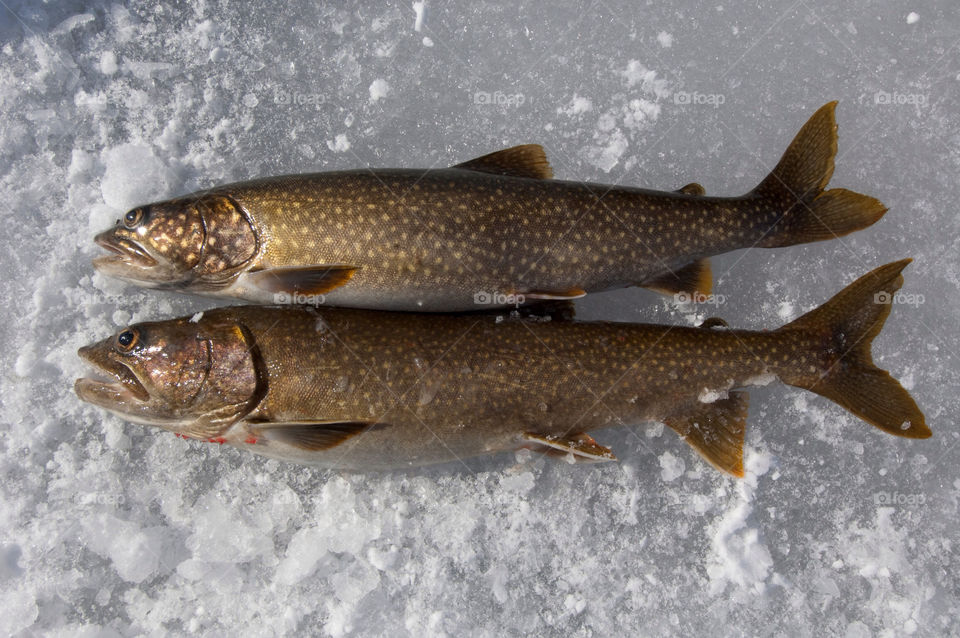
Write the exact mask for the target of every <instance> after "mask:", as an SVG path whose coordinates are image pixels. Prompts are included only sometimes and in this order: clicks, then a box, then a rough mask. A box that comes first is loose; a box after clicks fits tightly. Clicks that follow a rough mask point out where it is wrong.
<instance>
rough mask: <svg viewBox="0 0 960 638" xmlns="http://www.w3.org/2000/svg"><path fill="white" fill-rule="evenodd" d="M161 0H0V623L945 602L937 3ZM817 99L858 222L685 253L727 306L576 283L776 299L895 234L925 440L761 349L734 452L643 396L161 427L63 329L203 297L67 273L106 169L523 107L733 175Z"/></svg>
mask: <svg viewBox="0 0 960 638" xmlns="http://www.w3.org/2000/svg"><path fill="white" fill-rule="evenodd" d="M174 4H178V6H179V8H173V7H172V6H170V4H169V3H163V2H157V1H154V0H150V1H147V2H143V3H134V4H133V5H132V6H130V7H124V6H123V5H121V4H120V3H113V2H88V3H84V2H73V1H69V0H64V1H61V2H50V3H41V2H36V0H22V1H21V0H6V2H5V3H4V4H3V8H0V102H2V111H0V175H2V176H0V219H2V220H3V233H2V237H0V242H2V248H3V249H2V250H0V272H2V274H3V277H4V285H3V288H2V293H0V301H2V304H3V310H2V313H3V320H2V322H0V339H2V351H0V363H2V370H3V374H2V376H0V391H2V407H0V410H2V411H0V420H2V423H3V426H2V433H0V472H2V479H0V480H2V499H0V632H2V633H4V634H11V635H23V636H30V635H41V634H42V635H62V636H101V635H102V636H113V635H133V634H141V633H145V634H153V635H165V634H167V633H173V634H184V633H188V632H194V631H206V632H211V633H214V634H217V635H237V632H240V631H244V632H247V633H249V634H251V635H272V634H280V633H286V632H291V631H294V630H297V631H300V632H304V633H321V634H329V635H334V636H338V635H382V636H391V637H392V636H402V635H409V636H424V635H431V636H433V635H449V636H462V635H477V636H502V635H520V634H536V635H557V636H571V635H573V636H589V635H620V636H623V635H652V636H655V635H667V634H685V635H691V634H722V635H739V634H744V635H753V634H783V633H788V634H796V635H821V634H823V633H826V634H829V635H845V636H850V637H861V636H870V635H903V634H913V633H915V634H917V635H941V634H950V633H952V634H957V633H958V632H960V611H958V598H960V579H958V576H957V574H958V572H960V559H958V557H957V554H956V551H955V549H956V548H957V546H958V544H960V534H958V531H957V527H958V526H957V516H958V499H960V472H958V469H957V468H958V464H960V447H958V445H957V444H958V440H960V439H958V432H957V426H956V423H957V421H956V415H957V413H958V407H960V401H958V396H960V387H958V386H960V384H958V380H957V379H958V374H957V373H958V370H960V339H958V331H957V327H956V318H957V316H960V301H958V288H960V266H958V253H960V217H958V216H957V202H958V200H960V197H958V196H960V187H958V179H957V172H958V164H960V161H958V160H960V155H958V142H960V117H958V109H957V104H958V98H960V47H958V39H960V17H958V15H957V12H956V10H955V8H954V7H951V8H950V9H946V8H942V7H941V5H946V6H949V4H948V3H936V2H933V1H919V0H918V1H911V2H903V3H892V2H872V1H869V0H867V1H865V0H856V1H854V2H848V3H838V4H840V5H841V6H840V7H830V8H825V7H823V6H821V4H822V3H811V2H807V1H806V0H777V1H775V2H764V3H761V7H760V8H757V7H756V6H753V3H730V4H727V3H723V4H721V3H719V2H713V3H695V2H690V1H689V0H685V1H683V2H670V3H637V2H632V1H630V0H596V1H593V2H589V1H588V2H584V3H583V4H572V3H570V4H563V5H557V6H554V3H522V4H527V5H529V6H528V7H524V8H522V9H521V8H517V7H513V6H498V5H497V4H494V3H476V2H467V1H466V0H457V1H455V2H444V3H439V2H436V3H434V2H414V3H411V2H409V1H404V2H400V3H373V2H371V3H368V4H355V5H350V6H347V7H343V8H335V7H332V6H324V5H320V4H314V5H307V4H306V3H303V5H300V4H299V3H296V4H297V6H290V7H287V6H284V5H285V3H273V2H266V1H263V0H256V1H254V2H249V3H248V2H199V3H174ZM747 4H750V5H751V6H746V5H747ZM505 5H506V3H505ZM832 99H839V100H840V106H839V109H838V119H839V124H840V152H839V158H838V162H837V171H836V174H835V176H834V180H833V182H832V183H833V185H835V186H845V187H849V188H853V189H855V190H858V191H861V192H865V193H869V194H872V195H875V196H877V197H879V198H880V199H881V200H882V201H883V202H885V203H886V204H887V205H888V206H889V207H890V212H889V213H888V214H887V216H886V217H885V218H884V219H883V220H882V221H881V222H880V223H878V224H876V225H875V226H874V227H872V228H870V229H868V230H866V231H864V232H860V233H857V234H855V235H852V236H849V237H847V238H844V239H843V240H842V241H833V242H827V243H823V244H816V245H808V246H799V247H793V248H786V249H778V250H773V251H765V250H759V249H758V250H752V251H741V252H739V253H734V254H730V255H726V256H723V257H720V258H717V259H715V260H714V272H715V273H716V275H717V283H716V291H717V292H718V293H720V294H722V295H723V299H724V304H723V305H722V306H721V307H716V308H714V307H707V308H705V309H704V310H702V311H697V312H696V313H691V312H690V311H689V309H682V308H677V307H676V306H675V305H673V304H672V303H668V302H667V301H665V300H664V299H663V298H661V297H658V296H657V295H655V294H653V293H650V292H647V291H644V290H639V289H632V290H624V291H618V292H613V293H607V294H602V295H595V296H592V297H589V298H587V299H586V300H584V301H583V303H580V304H579V316H580V317H581V318H606V319H616V320H631V321H655V322H664V323H678V324H686V323H693V322H696V321H698V320H700V319H702V318H704V317H705V316H709V315H719V316H722V317H724V318H725V319H727V320H728V321H729V322H730V323H731V325H733V326H737V327H745V328H773V327H776V326H778V325H780V324H781V323H783V322H785V321H787V320H789V319H792V318H794V317H796V316H798V315H799V314H800V313H801V312H803V311H805V310H807V309H809V308H812V307H813V306H815V305H817V304H819V303H820V302H822V301H823V300H825V299H826V298H827V297H828V296H830V295H831V294H833V293H834V292H836V291H837V290H839V289H840V288H841V287H842V286H843V285H845V284H846V283H849V282H850V281H851V280H852V279H853V278H854V277H855V276H857V275H859V274H862V273H864V272H866V271H867V270H869V269H871V268H873V267H875V266H877V265H880V264H882V263H886V262H888V261H892V260H895V259H899V258H903V257H913V258H915V260H916V261H915V263H914V264H913V265H911V266H910V267H909V268H908V270H907V271H906V273H905V276H906V285H905V288H904V291H905V292H908V293H912V294H914V295H915V297H913V298H912V299H913V300H914V301H915V302H916V303H902V304H898V305H897V307H895V308H894V311H893V316H892V317H891V319H890V321H889V322H888V327H887V329H886V330H885V331H884V333H883V335H882V336H881V337H880V338H879V339H878V340H877V342H876V344H875V348H874V351H875V353H876V359H877V360H878V361H879V362H880V364H881V365H882V366H884V367H887V368H889V369H890V370H891V371H892V372H893V373H894V374H895V375H896V376H898V377H899V378H900V379H902V380H903V382H904V384H905V385H906V386H907V387H908V388H909V389H910V390H911V392H912V393H913V394H914V396H915V397H916V399H917V401H918V403H919V404H920V406H921V407H922V408H923V409H924V410H925V412H926V415H927V419H928V423H929V425H930V426H931V427H932V429H933V431H934V437H933V438H932V439H929V440H927V441H905V440H898V439H895V438H893V437H888V436H885V435H883V434H882V433H880V432H878V431H876V430H874V429H873V428H871V427H869V426H868V425H866V424H864V423H862V422H860V421H858V420H857V419H856V418H855V417H853V416H851V415H849V414H847V413H846V412H844V411H843V410H841V409H840V408H839V407H837V406H835V405H833V404H831V403H829V402H828V401H827V400H826V399H822V398H819V397H816V396H814V395H811V394H806V393H803V392H801V391H799V390H796V389H787V388H784V387H783V386H780V385H776V384H774V385H770V386H768V387H764V388H760V389H757V390H754V391H752V392H751V397H752V401H751V403H752V406H751V416H750V427H749V431H748V437H747V440H748V448H749V449H748V452H747V466H748V476H747V478H746V479H745V480H743V481H739V482H738V481H734V480H732V479H728V478H724V477H721V476H719V475H718V474H717V473H716V472H715V471H713V470H712V469H710V468H708V467H707V466H705V464H704V463H702V462H701V461H699V460H698V459H697V458H695V456H694V454H693V453H692V452H691V451H690V450H689V449H688V448H687V446H686V445H685V444H683V443H682V442H681V441H679V440H677V438H676V437H675V436H674V435H673V434H672V432H669V431H667V432H666V433H663V430H662V428H653V429H648V430H642V429H641V430H637V431H635V432H633V431H628V430H626V429H614V430H610V431H608V432H601V433H598V435H597V438H598V439H599V440H600V441H601V442H602V443H604V444H607V445H609V446H610V447H611V448H613V450H614V451H615V452H616V454H617V455H618V456H619V457H620V458H621V459H622V460H621V462H620V463H619V464H609V465H602V466H592V467H589V466H588V467H579V466H570V465H567V464H564V463H557V462H554V461H551V460H545V459H542V458H540V457H539V456H533V457H530V456H529V455H527V456H525V455H523V454H520V455H518V456H517V457H516V458H514V457H512V456H510V455H505V456H500V457H493V458H484V459H477V460H470V461H467V463H466V465H467V467H464V465H461V464H456V465H453V466H445V467H437V468H429V469H425V470H421V471H416V472H409V473H395V474H387V475H374V474H371V475H356V474H344V473H339V472H327V471H317V470H310V469H304V468H301V467H295V466H291V465H286V464H282V463H278V462H275V461H267V460H264V459H262V458H257V457H254V456H251V455H247V454H243V453H241V452H239V451H236V450H232V449H226V448H224V449H220V448H219V447H217V446H215V445H208V444H201V443H198V442H185V441H182V440H180V439H177V438H174V437H173V436H171V435H169V434H164V433H161V432H159V431H150V430H148V429H146V428H143V427H138V426H134V425H128V424H125V423H122V422H121V421H120V420H118V419H116V418H114V417H110V416H107V415H105V414H104V413H103V412H101V411H99V410H97V409H94V408H92V407H90V406H86V405H82V404H81V403H80V402H79V401H78V400H77V398H76V397H75V396H74V394H73V392H72V383H73V380H74V378H76V377H77V376H80V375H81V374H82V373H83V370H84V368H83V366H82V364H81V362H80V361H79V359H78V358H77V357H76V354H75V353H76V349H77V347H78V346H80V345H82V344H84V343H87V342H90V341H92V340H94V339H99V338H102V337H103V336H105V335H107V334H109V333H110V332H112V331H113V330H114V329H115V328H117V327H118V326H120V325H122V324H125V323H127V322H129V321H135V320H143V319H153V318H159V317H169V316H179V315H182V314H189V313H191V312H194V311H197V310H201V309H204V308H209V307H211V303H210V302H209V301H207V300H203V299H199V298H189V297H181V296H177V295H174V294H164V293H146V292H143V291H141V290H138V289H135V288H132V287H126V286H124V285H121V284H119V283H117V282H115V281H109V280H106V279H104V278H101V277H99V276H95V275H94V274H93V272H92V269H91V267H90V258H91V257H92V256H93V255H94V254H96V252H97V250H96V249H95V247H94V246H93V244H92V241H91V238H92V236H93V234H94V233H95V232H96V231H98V230H101V229H103V228H105V227H107V226H108V225H109V224H111V223H112V222H113V220H115V219H116V218H117V217H118V216H119V215H120V213H121V212H122V211H124V210H125V209H126V208H127V207H130V206H132V205H135V204H138V203H142V202H144V201H148V200H151V199H156V198H164V197H168V196H173V195H177V194H182V193H185V192H188V191H191V190H196V189H199V188H203V187H206V186H210V185H213V184H217V183H222V182H226V181H233V180H238V179H245V178H249V177H255V176H262V175H269V174H278V173H284V172H303V171H312V170H331V169H340V168H353V167H362V166H367V165H372V166H418V167H419V166H442V165H446V164H451V163H455V162H458V161H463V160H466V159H468V158H470V157H473V156H476V155H480V154H482V153H485V152H489V151H491V150H494V149H496V148H499V147H503V146H509V145H513V144H517V143H522V142H539V143H542V144H543V145H544V146H545V147H546V148H547V150H548V154H549V156H550V159H551V161H552V163H553V166H554V168H555V171H556V173H557V175H558V177H562V178H568V179H583V180H588V181H599V182H608V183H609V182H621V183H625V184H635V185H643V186H649V187H653V188H664V189H671V188H677V187H679V186H680V185H682V184H685V183H687V182H690V181H694V180H696V181H699V182H700V183H702V184H703V185H704V186H705V187H706V189H707V191H708V192H710V193H716V194H736V193H740V192H743V191H746V190H748V189H749V188H751V187H752V186H753V185H754V184H755V183H756V182H757V181H758V180H759V179H760V178H761V177H762V176H763V175H764V174H765V173H766V172H767V170H768V169H769V168H770V167H771V166H772V165H773V163H775V161H776V160H777V159H778V157H779V155H780V153H781V152H782V151H783V149H784V148H785V147H786V144H787V142H788V141H789V140H790V138H791V137H792V136H793V134H794V133H795V132H796V131H797V130H798V129H799V127H800V126H801V125H802V124H803V122H804V121H805V120H806V118H807V117H808V116H809V115H810V114H812V113H813V111H814V110H815V109H816V108H817V107H819V106H820V105H821V104H823V103H825V102H827V101H829V100H832Z"/></svg>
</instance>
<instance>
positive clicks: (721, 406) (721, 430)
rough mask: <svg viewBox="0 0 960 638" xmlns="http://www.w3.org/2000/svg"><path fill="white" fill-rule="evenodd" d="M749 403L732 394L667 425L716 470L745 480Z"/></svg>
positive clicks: (669, 420)
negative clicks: (744, 467) (745, 449)
mask: <svg viewBox="0 0 960 638" xmlns="http://www.w3.org/2000/svg"><path fill="white" fill-rule="evenodd" d="M749 403H750V396H749V395H748V394H747V393H746V392H730V394H729V396H728V398H726V399H719V400H717V401H714V402H713V403H698V404H697V405H696V406H695V408H694V410H693V412H692V413H689V414H684V415H682V416H676V417H669V418H666V419H664V420H663V422H664V423H666V424H667V425H669V426H670V427H671V428H673V429H674V430H676V432H677V434H679V435H680V436H682V437H683V438H684V440H685V441H686V442H687V443H689V444H690V445H691V446H692V447H693V449H695V450H696V451H697V452H699V453H700V455H701V456H702V457H703V458H705V459H706V460H707V461H709V462H710V464H711V465H713V466H714V467H715V468H717V469H718V470H720V471H722V472H726V473H727V474H732V475H733V476H736V477H738V478H742V477H743V438H744V433H745V432H746V429H747V408H748V406H749Z"/></svg>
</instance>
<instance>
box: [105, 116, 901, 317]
mask: <svg viewBox="0 0 960 638" xmlns="http://www.w3.org/2000/svg"><path fill="white" fill-rule="evenodd" d="M835 106H836V103H835V102H831V103H830V104H827V105H825V106H823V107H822V108H820V109H819V110H818V111H817V112H816V113H815V114H814V115H813V116H812V117H811V118H810V120H809V121H808V122H807V123H806V125H804V126H803V128H802V129H801V130H800V132H799V133H798V134H797V136H796V137H795V138H794V140H793V142H792V143H791V144H790V146H789V148H788V149H787V151H786V152H785V153H784V155H783V157H782V159H781V160H780V162H779V163H778V164H777V165H776V167H775V168H774V169H773V171H771V173H770V174H769V175H768V176H767V177H766V178H765V179H763V180H762V181H761V182H760V184H759V185H758V186H757V187H756V188H754V189H753V190H752V191H750V192H749V193H746V194H744V195H738V196H736V197H716V196H708V195H707V194H705V192H704V189H703V188H702V187H701V186H700V185H699V184H696V183H693V184H688V185H687V186H684V187H683V188H681V189H679V190H678V191H656V190H648V189H643V188H631V187H626V186H619V185H603V184H588V183H584V182H579V181H564V180H558V179H552V175H553V171H552V169H551V168H550V165H549V163H548V162H547V158H546V155H545V154H544V151H543V149H542V148H541V147H540V146H537V145H536V144H527V145H523V146H517V147H513V148H509V149H505V150H502V151H498V152H495V153H491V154H488V155H484V156H482V157H478V158H476V159H473V160H470V161H467V162H463V163H461V164H457V165H455V166H451V167H443V168H436V169H390V168H376V169H362V170H352V171H335V172H327V173H312V174H303V175H285V176H278V177H266V178H262V179H256V180H251V181H246V182H239V183H235V184H226V185H222V186H217V187H216V188H213V189H210V190H207V191H203V192H199V193H193V194H191V195H186V196H184V197H179V198H176V199H172V200H168V201H164V202H156V203H153V204H149V205H145V206H138V207H137V208H134V209H132V210H130V211H128V212H127V213H126V214H125V215H124V216H123V219H122V220H119V221H118V222H117V224H116V226H115V227H113V228H111V229H109V230H107V231H105V232H103V233H101V234H100V235H98V236H97V238H96V241H97V243H98V244H99V245H100V246H102V247H103V248H105V249H107V250H108V251H109V252H108V254H107V255H104V256H101V257H98V258H96V259H95V260H94V266H95V267H96V268H97V270H98V271H99V272H101V273H104V274H106V275H111V276H114V277H119V278H122V279H125V280H128V281H131V282H134V283H137V284H139V285H141V286H146V287H152V288H161V289H172V290H179V291H183V292H193V293H198V294H203V295H209V296H215V297H226V298H235V299H244V300H247V301H250V302H253V303H261V304H278V303H301V304H310V305H328V306H343V307H352V308H368V309H373V310H406V311H423V312H460V311H469V310H476V309H478V308H490V307H497V306H514V305H518V304H521V303H524V302H532V301H538V300H544V299H574V298H577V297H582V296H583V295H585V294H587V293H593V292H599V291H603V290H609V289H613V288H620V287H624V286H644V287H647V288H650V289H653V290H657V291H660V292H664V293H666V294H686V295H691V294H694V293H697V294H702V295H708V294H710V292H711V289H712V284H713V281H712V280H713V278H712V275H711V270H710V264H709V260H708V258H709V257H710V256H712V255H719V254H721V253H726V252H729V251H732V250H737V249H741V248H751V247H755V246H758V247H764V248H773V247H777V246H792V245H794V244H801V243H805V242H813V241H821V240H827V239H834V238H836V237H840V236H842V235H846V234H847V233H851V232H853V231H856V230H859V229H861V228H866V227H867V226H870V225H871V224H873V223H874V222H876V221H877V220H878V219H880V218H881V217H882V216H883V215H884V213H885V212H886V210H887V209H886V208H885V207H884V206H883V204H881V203H880V202H879V201H877V200H876V199H874V198H872V197H869V196H867V195H861V194H859V193H855V192H853V191H849V190H846V189H843V188H832V189H827V182H829V181H830V178H831V176H832V175H833V168H834V156H835V154H836V152H837V125H836V120H835V118H834V108H835Z"/></svg>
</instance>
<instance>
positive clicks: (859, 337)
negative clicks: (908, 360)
mask: <svg viewBox="0 0 960 638" xmlns="http://www.w3.org/2000/svg"><path fill="white" fill-rule="evenodd" d="M909 263H910V260H909V259H904V260H902V261H896V262H893V263H892V264H887V265H886V266H880V267H879V268H877V269H875V270H873V271H871V272H869V273H867V274H866V275H864V276H862V277H860V278H859V279H857V280H856V281H855V282H853V283H852V284H850V285H849V286H847V287H846V288H844V289H843V290H842V291H840V292H839V293H838V294H837V295H835V296H834V297H833V298H832V299H830V301H828V302H827V303H825V304H823V305H822V306H820V307H819V308H816V309H814V310H811V311H810V312H808V313H807V314H805V315H803V316H802V317H800V318H798V319H796V320H795V321H792V322H790V323H788V324H787V325H786V326H784V327H783V328H781V330H782V331H787V330H800V331H803V333H804V334H805V335H807V336H813V337H814V338H815V339H817V338H818V339H820V341H821V342H822V343H825V345H826V346H827V347H828V348H829V349H830V350H831V351H832V352H834V353H835V356H836V358H835V360H833V361H832V364H831V365H830V367H829V369H827V370H826V371H822V372H821V373H820V374H819V375H816V374H814V375H810V374H807V373H805V372H800V371H798V372H797V373H796V374H795V376H794V377H793V378H789V377H790V376H791V375H789V374H787V375H784V376H782V377H781V378H782V379H783V381H784V382H785V383H788V384H790V385H794V386H797V387H800V388H804V389H806V390H810V391H811V392H816V393H817V394H819V395H821V396H825V397H827V398H828V399H831V400H833V401H835V402H836V403H838V404H839V405H841V406H843V407H844V408H846V409H847V410H850V411H851V412H853V413H854V414H856V415H857V416H858V417H860V418H861V419H863V420H864V421H866V422H868V423H870V424H872V425H875V426H877V427H878V428H880V429H881V430H883V431H884V432H888V433H889V434H895V435H897V436H904V437H909V438H914V439H925V438H927V437H929V436H930V434H931V433H930V429H929V428H928V427H927V425H926V423H925V422H924V418H923V413H921V412H920V408H918V407H917V404H916V403H914V401H913V399H912V398H911V397H910V395H909V394H908V393H907V391H906V390H904V389H903V386H901V385H900V383H899V382H898V381H897V380H896V379H894V378H893V377H891V376H890V374H889V373H888V372H886V371H885V370H881V369H880V368H878V367H876V366H875V365H874V364H873V358H872V357H871V355H870V344H871V343H872V342H873V339H874V337H876V336H877V335H878V334H880V330H881V329H882V328H883V324H884V322H885V321H886V320H887V317H888V316H889V315H890V306H891V303H892V301H893V298H894V293H896V291H897V290H899V289H900V286H902V285H903V276H902V275H901V274H900V272H901V271H902V270H903V269H904V268H905V267H906V266H907V264H909Z"/></svg>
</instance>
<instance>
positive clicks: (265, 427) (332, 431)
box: [252, 421, 385, 452]
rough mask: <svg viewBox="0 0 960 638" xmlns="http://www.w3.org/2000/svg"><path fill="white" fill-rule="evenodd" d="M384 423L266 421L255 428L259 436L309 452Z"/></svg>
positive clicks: (330, 445) (332, 444)
mask: <svg viewBox="0 0 960 638" xmlns="http://www.w3.org/2000/svg"><path fill="white" fill-rule="evenodd" d="M384 425H385V424H383V423H374V422H371V421H305V422H289V423H263V424H258V425H256V426H254V427H253V428H252V429H253V430H254V432H255V433H256V436H257V437H259V438H262V439H265V440H267V441H276V442H278V443H285V444H287V445H292V446H293V447H297V448H300V449H301V450H306V451H308V452H319V451H321V450H329V449H330V448H333V447H336V446H338V445H340V444H341V443H343V442H344V441H346V440H347V439H349V438H352V437H354V436H356V435H358V434H360V433H361V432H365V431H367V430H369V429H371V428H373V427H383V426H384Z"/></svg>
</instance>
